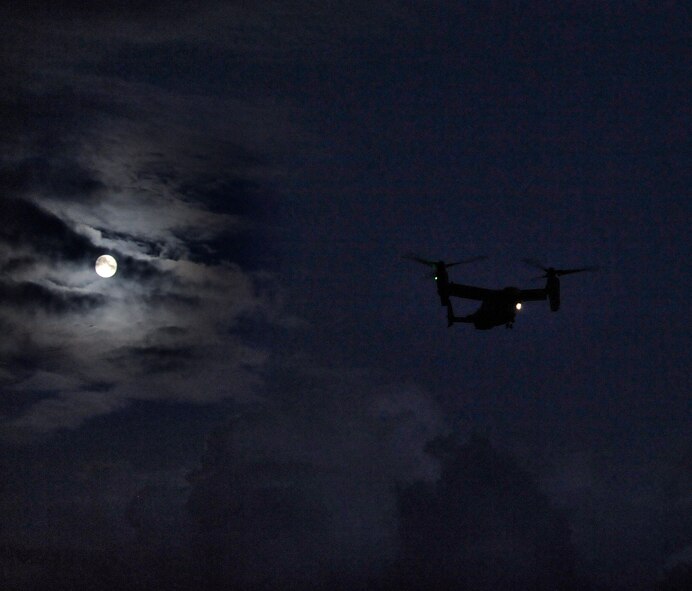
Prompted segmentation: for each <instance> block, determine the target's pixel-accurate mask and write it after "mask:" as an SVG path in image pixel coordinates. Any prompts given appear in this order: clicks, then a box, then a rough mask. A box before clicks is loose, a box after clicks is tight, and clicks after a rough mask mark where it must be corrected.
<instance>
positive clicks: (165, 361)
mask: <svg viewBox="0 0 692 591" xmlns="http://www.w3.org/2000/svg"><path fill="white" fill-rule="evenodd" d="M200 356H201V353H200V352H199V351H198V350H197V349H196V348H194V347H191V346H188V347H180V346H178V347H173V346H168V347H167V346H141V347H128V348H127V349H124V350H118V351H114V354H113V355H112V356H111V357H110V358H109V360H110V361H112V362H113V363H115V364H117V365H120V366H121V367H123V368H127V369H128V370H129V371H133V369H134V368H135V367H137V368H139V371H140V372H142V373H169V372H172V371H175V372H179V371H182V370H183V369H184V368H185V367H189V366H190V365H192V364H196V363H197V362H198V361H199V359H200Z"/></svg>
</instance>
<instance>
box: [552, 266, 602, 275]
mask: <svg viewBox="0 0 692 591" xmlns="http://www.w3.org/2000/svg"><path fill="white" fill-rule="evenodd" d="M584 271H598V267H581V268H580V269H557V270H556V271H555V274H556V275H558V276H559V277H561V276H562V275H571V274H572V273H583V272H584Z"/></svg>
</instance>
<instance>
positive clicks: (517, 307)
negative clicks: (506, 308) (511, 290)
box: [515, 302, 521, 310]
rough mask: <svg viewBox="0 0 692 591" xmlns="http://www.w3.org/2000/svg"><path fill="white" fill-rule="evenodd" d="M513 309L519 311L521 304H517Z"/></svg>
mask: <svg viewBox="0 0 692 591" xmlns="http://www.w3.org/2000/svg"><path fill="white" fill-rule="evenodd" d="M515 307H516V309H517V310H521V302H517V305H516V306H515Z"/></svg>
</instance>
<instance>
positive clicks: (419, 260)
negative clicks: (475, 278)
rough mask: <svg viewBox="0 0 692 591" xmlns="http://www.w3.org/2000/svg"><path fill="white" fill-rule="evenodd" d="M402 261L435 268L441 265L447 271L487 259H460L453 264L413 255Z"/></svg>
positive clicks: (405, 256)
mask: <svg viewBox="0 0 692 591" xmlns="http://www.w3.org/2000/svg"><path fill="white" fill-rule="evenodd" d="M403 258H404V259H406V260H409V261H415V262H416V263H420V264H421V265H427V266H428V267H437V265H440V264H441V265H443V266H444V268H445V269H449V267H454V266H456V265H465V264H467V263H474V262H476V261H482V260H484V259H487V258H488V257H486V256H476V257H471V258H468V259H461V260H459V261H455V262H453V263H445V262H443V261H429V260H428V259H424V258H421V257H419V256H417V255H415V254H411V253H409V254H406V255H404V256H403Z"/></svg>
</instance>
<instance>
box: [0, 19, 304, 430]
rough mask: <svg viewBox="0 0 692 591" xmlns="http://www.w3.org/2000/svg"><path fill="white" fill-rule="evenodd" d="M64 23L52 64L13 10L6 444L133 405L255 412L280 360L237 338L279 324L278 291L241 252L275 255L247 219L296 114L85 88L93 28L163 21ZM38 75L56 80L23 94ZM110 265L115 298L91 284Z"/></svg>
mask: <svg viewBox="0 0 692 591" xmlns="http://www.w3.org/2000/svg"><path fill="white" fill-rule="evenodd" d="M68 12H69V11H68ZM173 13H175V14H174V15H173V16H170V15H169V16H170V18H172V19H173V21H174V22H180V21H179V19H180V18H181V13H180V11H176V10H174V11H173ZM41 14H43V13H39V15H38V16H39V18H38V20H37V22H36V27H37V28H38V29H41V30H43V28H46V23H47V21H44V20H42V19H41V18H40V16H41ZM65 14H66V13H63V14H62V15H56V16H57V19H58V20H57V23H58V24H60V25H62V26H56V27H55V28H54V29H55V30H53V31H52V32H47V35H46V38H45V39H44V40H43V41H44V42H45V44H46V46H47V47H51V46H53V44H55V43H57V40H58V39H63V40H68V41H69V42H68V43H67V44H66V45H65V46H64V50H63V51H62V53H59V52H57V53H56V54H55V55H56V59H55V60H52V61H51V60H42V59H40V58H42V57H45V55H43V53H42V52H43V48H40V47H38V45H37V44H35V42H34V41H32V40H31V39H30V38H29V36H26V35H25V32H26V29H25V27H27V26H29V25H28V22H29V21H28V18H29V17H28V15H27V13H24V12H23V11H22V10H20V9H17V10H15V13H14V15H13V18H15V19H16V23H17V22H18V23H21V26H18V27H17V28H16V29H15V30H14V31H13V32H10V33H9V34H10V36H11V37H12V38H13V39H15V40H17V45H16V46H15V49H16V50H17V52H16V53H13V52H12V51H10V56H9V57H10V59H8V62H7V63H8V64H9V66H8V72H9V76H8V86H7V87H6V88H5V90H4V91H3V93H2V94H1V95H0V108H1V109H2V110H3V112H5V113H7V115H8V117H9V120H11V121H17V120H21V121H22V122H23V124H22V125H16V126H10V127H9V128H6V129H5V132H4V133H3V134H2V136H0V144H1V145H2V148H3V153H4V156H3V158H2V160H1V161H0V182H2V184H3V187H4V190H5V196H4V197H3V199H2V200H0V217H2V219H3V225H2V228H0V246H2V249H0V270H1V271H2V275H1V276H0V288H1V291H0V326H2V327H3V329H4V330H3V331H2V333H1V334H0V383H1V384H2V386H3V388H4V389H5V390H6V391H7V396H6V397H5V398H4V400H3V401H2V402H1V403H0V433H2V434H3V435H4V436H5V437H6V438H8V439H10V440H14V441H20V440H21V441H25V440H27V439H29V438H30V436H31V433H34V434H36V435H49V434H50V433H52V432H54V431H55V430H58V429H62V428H76V427H78V426H79V425H81V424H82V423H83V422H84V421H87V420H89V419H90V418H93V417H97V416H101V415H104V414H108V413H112V412H117V411H118V410H120V409H122V408H124V407H125V406H127V405H128V404H129V402H130V401H132V400H162V401H177V402H192V403H197V404H209V403H214V402H218V401H221V400H224V399H234V400H237V401H247V400H252V399H255V398H256V397H257V396H258V394H257V391H258V388H259V387H260V386H261V384H262V382H263V377H262V373H263V368H264V366H265V365H266V362H267V359H268V358H269V351H268V349H267V348H266V347H260V346H259V345H257V344H255V343H252V342H251V341H250V338H248V336H247V327H246V332H245V333H244V334H241V333H240V331H239V330H237V328H238V326H239V324H240V323H241V322H243V323H250V324H252V323H257V324H258V325H261V324H262V323H267V322H273V321H274V320H275V319H276V318H278V316H279V315H280V314H279V312H278V310H277V309H275V308H276V306H277V302H278V299H277V297H276V294H278V293H279V292H280V289H279V288H278V287H277V286H275V285H270V283H271V281H270V280H268V277H269V275H268V274H267V273H264V272H263V270H262V269H256V270H254V271H249V270H246V268H245V266H244V265H245V262H244V260H242V259H243V257H242V256H241V255H240V254H239V252H235V251H234V250H233V249H232V248H230V245H233V244H236V245H244V243H246V242H250V241H253V240H261V238H262V237H261V231H260V229H259V228H258V226H257V224H256V223H255V221H254V219H253V217H252V216H254V215H256V213H257V212H258V211H261V209H262V203H261V200H262V193H263V190H264V189H263V188H262V187H264V186H265V185H267V184H269V181H270V180H271V178H272V177H273V175H274V174H276V170H274V169H272V167H270V166H269V165H268V164H267V162H269V161H271V160H273V159H274V155H275V154H276V151H277V149H278V148H277V146H279V147H281V146H285V145H286V143H287V139H286V138H287V129H289V128H290V127H291V126H290V125H289V124H288V123H287V121H288V118H287V117H285V115H286V113H285V112H283V111H282V109H281V108H280V106H278V105H277V104H276V103H275V102H273V103H272V105H270V106H267V105H265V104H262V101H249V100H246V99H238V98H229V97H214V96H202V95H197V96H189V95H176V94H173V93H169V92H167V91H165V90H162V89H161V88H157V87H156V86H155V85H151V84H147V83H140V82H129V81H127V80H125V79H123V78H121V77H119V76H117V75H110V76H101V75H94V74H93V73H90V72H87V71H86V70H84V69H83V68H81V67H80V65H79V64H80V63H82V64H83V63H84V62H86V61H89V59H88V58H87V56H86V55H85V54H84V53H82V52H81V51H80V50H79V49H78V47H77V46H78V45H79V43H78V41H79V39H80V37H81V38H82V39H83V40H88V39H89V38H90V34H91V33H88V32H87V27H85V28H82V25H83V24H84V23H86V22H96V23H100V25H99V26H103V27H105V29H104V30H108V31H111V29H110V28H109V27H108V23H110V24H114V23H116V22H117V21H118V20H120V19H122V20H124V21H128V20H129V19H131V18H135V19H139V18H142V19H145V20H146V19H149V18H154V17H155V16H156V15H157V14H158V11H154V12H153V13H152V12H148V11H143V12H141V13H137V15H135V14H134V13H130V12H128V11H121V10H114V11H111V12H107V13H100V12H98V13H97V12H94V13H91V14H81V13H80V17H79V18H77V19H76V20H75V21H74V22H69V19H66V18H65V19H64V20H63V18H64V17H65ZM175 15H177V16H175ZM169 16H166V18H169ZM164 20H165V19H164ZM3 27H4V28H6V27H5V26H4V25H3ZM113 30H115V29H113ZM174 30H175V27H172V28H171V29H170V31H171V34H173V31H174ZM106 37H107V38H109V36H108V35H106ZM111 41H112V43H113V44H115V45H117V44H119V43H121V42H122V39H119V38H118V36H117V35H115V37H114V38H111ZM106 46H108V43H104V48H102V49H101V50H97V53H98V54H99V55H104V53H102V51H105V52H106V53H107V51H108V49H107V48H106ZM111 48H112V47H111ZM22 50H24V51H22ZM58 55H59V57H57V56H58ZM29 63H33V64H34V66H35V71H36V72H40V73H42V74H44V75H43V76H37V77H36V78H32V77H29V78H27V77H23V76H21V75H20V71H21V70H22V69H23V66H26V65H27V64H29ZM248 204H252V205H248ZM254 204H257V205H254ZM249 229H252V232H250V231H249ZM244 248H245V250H250V248H249V247H247V246H244ZM238 250H242V249H240V248H239V249H238ZM104 252H109V253H111V254H112V255H113V256H115V257H116V259H117V261H118V272H117V273H116V275H115V276H114V277H113V278H111V279H108V280H102V279H99V278H98V277H97V276H96V275H95V273H94V270H93V264H94V260H95V258H96V257H97V256H98V255H99V254H102V253H104ZM20 392H22V393H30V395H24V396H23V397H20V396H19V393H20ZM20 400H21V401H20Z"/></svg>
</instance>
